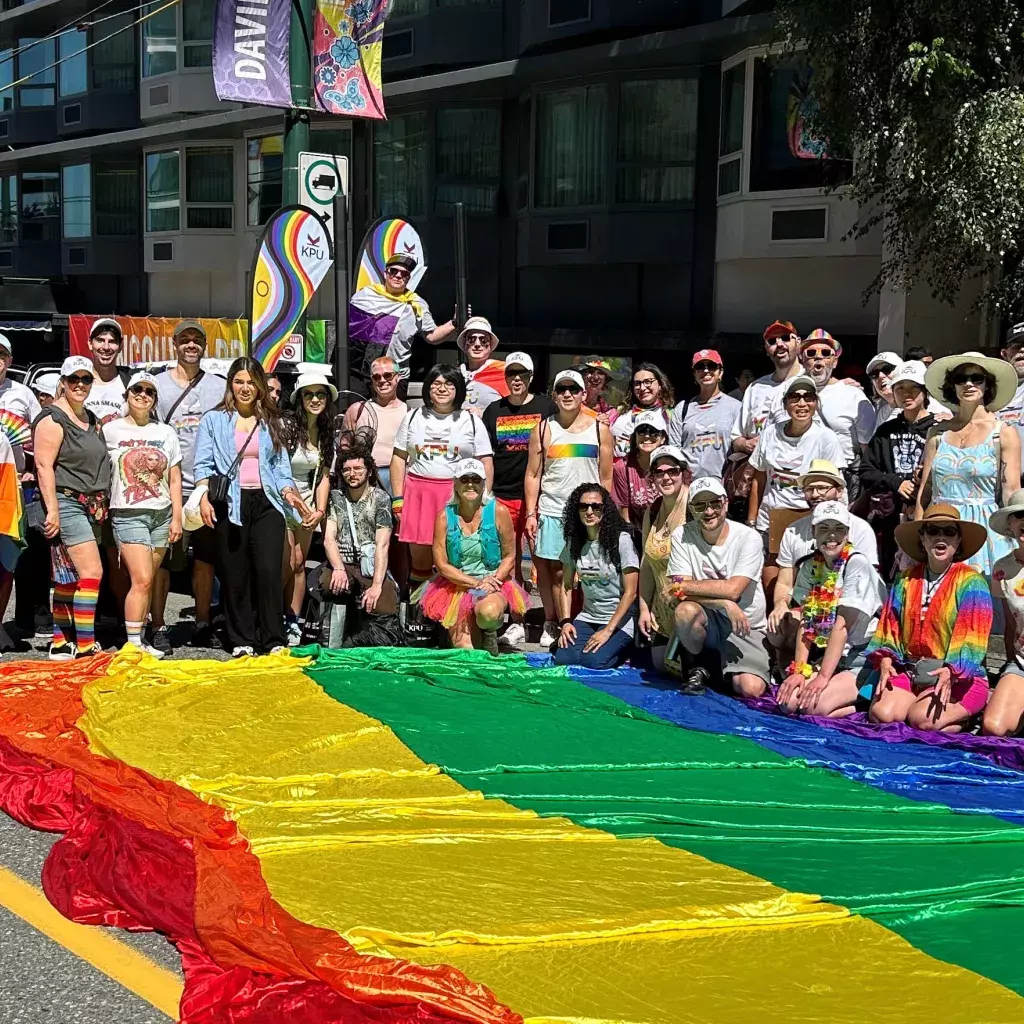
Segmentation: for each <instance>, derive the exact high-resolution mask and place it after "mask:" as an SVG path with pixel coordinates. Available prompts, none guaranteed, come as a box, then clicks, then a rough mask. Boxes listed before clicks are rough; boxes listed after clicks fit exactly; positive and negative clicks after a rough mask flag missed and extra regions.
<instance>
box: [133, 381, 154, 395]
mask: <svg viewBox="0 0 1024 1024" xmlns="http://www.w3.org/2000/svg"><path fill="white" fill-rule="evenodd" d="M128 390H129V391H130V392H131V394H133V395H145V396H146V398H156V391H155V390H154V389H153V388H144V387H142V386H140V385H138V384H136V385H135V387H133V388H129V389H128Z"/></svg>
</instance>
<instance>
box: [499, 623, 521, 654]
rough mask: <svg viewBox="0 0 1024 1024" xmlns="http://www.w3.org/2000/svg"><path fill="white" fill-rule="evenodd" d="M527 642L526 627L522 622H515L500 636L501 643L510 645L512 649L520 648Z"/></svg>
mask: <svg viewBox="0 0 1024 1024" xmlns="http://www.w3.org/2000/svg"><path fill="white" fill-rule="evenodd" d="M525 642H526V629H525V628H524V627H523V624H522V623H521V622H513V623H512V624H511V625H510V626H509V627H508V629H506V630H505V632H504V633H502V634H501V636H499V637H498V643H499V644H501V646H502V647H508V648H511V649H512V650H518V648H519V647H520V645H522V644H523V643H525Z"/></svg>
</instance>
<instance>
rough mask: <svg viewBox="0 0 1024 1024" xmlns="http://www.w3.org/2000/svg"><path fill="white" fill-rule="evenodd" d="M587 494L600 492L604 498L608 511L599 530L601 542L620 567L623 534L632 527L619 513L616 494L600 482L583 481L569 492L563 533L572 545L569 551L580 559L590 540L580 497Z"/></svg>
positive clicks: (598, 544) (598, 537)
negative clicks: (581, 518)
mask: <svg viewBox="0 0 1024 1024" xmlns="http://www.w3.org/2000/svg"><path fill="white" fill-rule="evenodd" d="M584 494H600V495H601V500H602V501H603V502H604V515H603V516H602V517H601V526H600V528H599V530H598V534H597V546H598V547H599V548H600V549H601V551H602V552H604V556H605V558H607V559H608V561H609V562H611V563H612V565H614V566H615V568H616V569H621V568H622V562H621V560H620V558H619V534H620V533H622V531H623V530H628V529H629V527H628V526H627V525H626V523H625V522H623V520H622V516H620V515H619V507H618V505H616V504H615V502H614V501H612V496H611V495H610V494H609V493H608V492H607V491H606V490H605V489H604V488H603V487H602V486H601V485H600V484H580V485H579V487H577V488H576V490H574V491H573V492H572V494H570V495H569V498H568V500H567V501H566V503H565V509H564V511H563V512H562V536H563V537H564V538H565V543H566V544H567V545H568V547H569V554H570V555H571V556H572V560H573V561H574V562H579V560H580V555H581V554H582V552H583V545H584V544H586V543H587V541H588V540H589V538H588V537H587V528H586V527H585V526H584V525H583V523H582V522H581V521H580V500H581V499H582V497H583V495H584Z"/></svg>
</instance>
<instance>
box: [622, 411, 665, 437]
mask: <svg viewBox="0 0 1024 1024" xmlns="http://www.w3.org/2000/svg"><path fill="white" fill-rule="evenodd" d="M641 427H654V429H655V430H660V431H661V432H662V433H663V434H664V435H665V436H666V437H668V421H667V420H666V419H665V414H664V413H663V412H662V411H661V410H660V409H644V410H643V412H638V413H637V414H636V416H634V417H633V429H632V430H631V431H630V433H631V434H635V433H636V432H637V431H638V430H639V429H640V428H641Z"/></svg>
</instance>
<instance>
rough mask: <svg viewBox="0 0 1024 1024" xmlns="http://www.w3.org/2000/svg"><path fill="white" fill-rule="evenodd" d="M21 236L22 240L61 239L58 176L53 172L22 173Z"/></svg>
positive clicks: (46, 240) (44, 240) (50, 240)
mask: <svg viewBox="0 0 1024 1024" xmlns="http://www.w3.org/2000/svg"><path fill="white" fill-rule="evenodd" d="M21 238H22V241H24V242H56V241H59V240H60V175H59V174H58V173H57V172H56V171H25V172H24V173H23V174H22V176H21Z"/></svg>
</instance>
